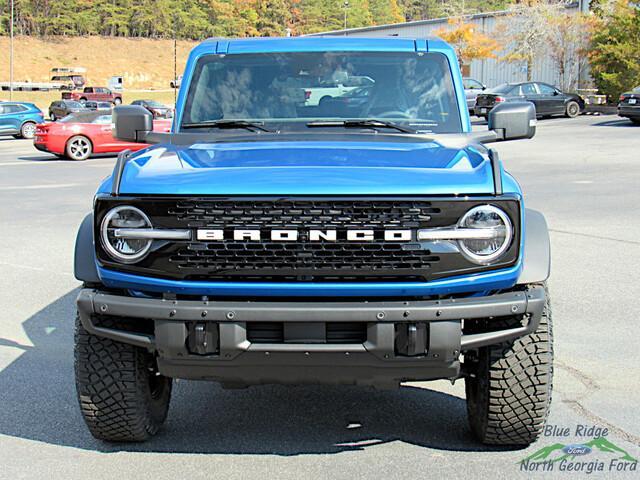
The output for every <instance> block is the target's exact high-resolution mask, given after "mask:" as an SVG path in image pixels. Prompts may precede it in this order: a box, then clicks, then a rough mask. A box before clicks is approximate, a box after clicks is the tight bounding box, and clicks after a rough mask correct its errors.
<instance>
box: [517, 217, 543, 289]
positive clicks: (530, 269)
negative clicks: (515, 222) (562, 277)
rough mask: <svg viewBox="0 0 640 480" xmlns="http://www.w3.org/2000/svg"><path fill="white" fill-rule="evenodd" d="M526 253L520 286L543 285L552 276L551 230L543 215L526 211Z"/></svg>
mask: <svg viewBox="0 0 640 480" xmlns="http://www.w3.org/2000/svg"><path fill="white" fill-rule="evenodd" d="M524 232H525V233H524V234H525V237H524V251H523V259H522V271H521V272H520V276H519V277H518V281H517V284H518V285H529V284H532V283H542V282H544V281H546V280H547V279H548V278H549V275H550V274H551V242H550V240H549V228H548V227H547V221H546V220H545V218H544V215H542V213H540V212H538V211H537V210H531V209H529V208H527V209H526V210H525V228H524Z"/></svg>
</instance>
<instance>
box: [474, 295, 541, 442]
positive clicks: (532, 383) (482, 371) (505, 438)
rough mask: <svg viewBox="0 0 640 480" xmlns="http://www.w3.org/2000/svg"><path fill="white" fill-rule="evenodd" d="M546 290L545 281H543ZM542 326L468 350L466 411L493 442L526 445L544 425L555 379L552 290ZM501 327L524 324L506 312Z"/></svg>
mask: <svg viewBox="0 0 640 480" xmlns="http://www.w3.org/2000/svg"><path fill="white" fill-rule="evenodd" d="M545 290H546V286H545ZM546 293H547V296H546V298H547V300H546V302H545V306H544V311H543V314H542V318H541V320H540V325H539V326H538V329H537V330H536V331H535V332H533V333H531V334H529V335H526V336H524V337H520V338H517V339H515V340H511V341H507V342H503V343H500V344H497V345H492V346H489V347H483V348H480V349H478V351H474V352H467V353H466V354H465V363H466V362H467V360H469V362H470V364H471V367H470V371H469V372H468V375H467V377H466V378H465V390H466V395H467V413H468V417H469V424H470V426H471V430H472V432H473V433H474V435H475V436H476V437H477V438H478V439H479V440H480V441H481V442H483V443H486V444H490V445H509V446H525V445H530V444H531V443H533V442H535V440H536V439H537V438H538V436H539V435H540V433H541V432H542V429H543V428H544V424H545V421H546V419H547V415H548V413H549V405H550V403H551V390H552V379H553V334H552V323H551V307H550V303H549V295H548V291H547V292H546ZM504 323H505V325H502V326H503V327H506V328H508V327H514V326H519V325H520V319H519V317H507V318H506V319H505V320H504Z"/></svg>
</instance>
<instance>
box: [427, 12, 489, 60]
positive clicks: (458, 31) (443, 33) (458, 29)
mask: <svg viewBox="0 0 640 480" xmlns="http://www.w3.org/2000/svg"><path fill="white" fill-rule="evenodd" d="M447 23H448V26H447V27H444V28H441V29H440V30H438V31H436V35H437V36H439V37H440V38H442V39H443V40H444V41H445V42H447V43H449V44H451V46H452V47H453V48H454V49H455V51H456V54H457V55H458V60H459V62H460V64H461V65H465V64H469V63H471V61H472V60H482V59H485V58H495V57H496V53H495V52H496V51H497V50H499V49H500V45H499V44H498V42H496V41H495V40H494V39H492V38H491V37H488V36H487V35H485V34H484V33H482V32H479V31H478V30H477V29H476V26H475V25H474V24H472V23H465V22H464V21H463V20H462V19H461V18H450V19H449V21H448V22H447Z"/></svg>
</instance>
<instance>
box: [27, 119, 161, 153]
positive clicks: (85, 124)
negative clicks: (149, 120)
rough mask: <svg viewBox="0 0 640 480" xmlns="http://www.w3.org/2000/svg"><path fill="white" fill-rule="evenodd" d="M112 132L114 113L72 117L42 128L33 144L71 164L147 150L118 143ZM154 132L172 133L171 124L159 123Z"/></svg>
mask: <svg viewBox="0 0 640 480" xmlns="http://www.w3.org/2000/svg"><path fill="white" fill-rule="evenodd" d="M111 128H112V120H111V113H105V112H101V111H95V112H78V113H72V114H71V115H68V116H66V117H64V118H63V119H62V120H59V121H57V122H48V123H43V124H41V125H38V126H37V127H36V135H35V138H34V140H33V143H34V145H35V147H36V148H37V149H38V150H40V151H42V152H49V153H53V154H54V155H56V156H58V157H61V158H70V159H71V160H86V159H87V158H89V157H90V156H91V155H93V154H95V153H119V152H121V151H122V150H127V149H129V150H133V151H135V150H140V149H142V148H145V147H146V146H147V145H144V144H140V143H127V142H121V141H119V140H116V139H115V138H113V135H112V134H111ZM153 129H154V130H155V131H157V132H168V131H170V130H171V120H155V121H154V122H153Z"/></svg>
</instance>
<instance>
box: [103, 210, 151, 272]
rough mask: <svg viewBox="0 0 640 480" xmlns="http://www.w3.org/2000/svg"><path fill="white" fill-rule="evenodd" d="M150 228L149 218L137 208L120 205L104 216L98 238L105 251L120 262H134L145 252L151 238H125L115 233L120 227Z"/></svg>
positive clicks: (149, 246) (140, 258) (147, 249)
mask: <svg viewBox="0 0 640 480" xmlns="http://www.w3.org/2000/svg"><path fill="white" fill-rule="evenodd" d="M137 228H151V222H150V221H149V218H148V217H147V216H146V215H145V214H144V213H143V212H142V211H141V210H139V209H137V208H135V207H130V206H127V205H122V206H120V207H115V208H113V209H111V210H109V212H108V213H107V214H106V215H105V216H104V218H103V219H102V224H101V226H100V238H101V241H102V246H103V248H104V249H105V250H106V252H107V253H108V254H109V255H110V256H111V257H112V258H114V259H115V260H117V261H119V262H122V263H135V262H138V261H140V260H142V258H143V257H144V256H145V255H146V254H147V252H148V251H149V249H150V248H151V243H152V240H149V239H139V238H126V237H123V236H121V235H118V234H117V231H118V230H120V229H137Z"/></svg>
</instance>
